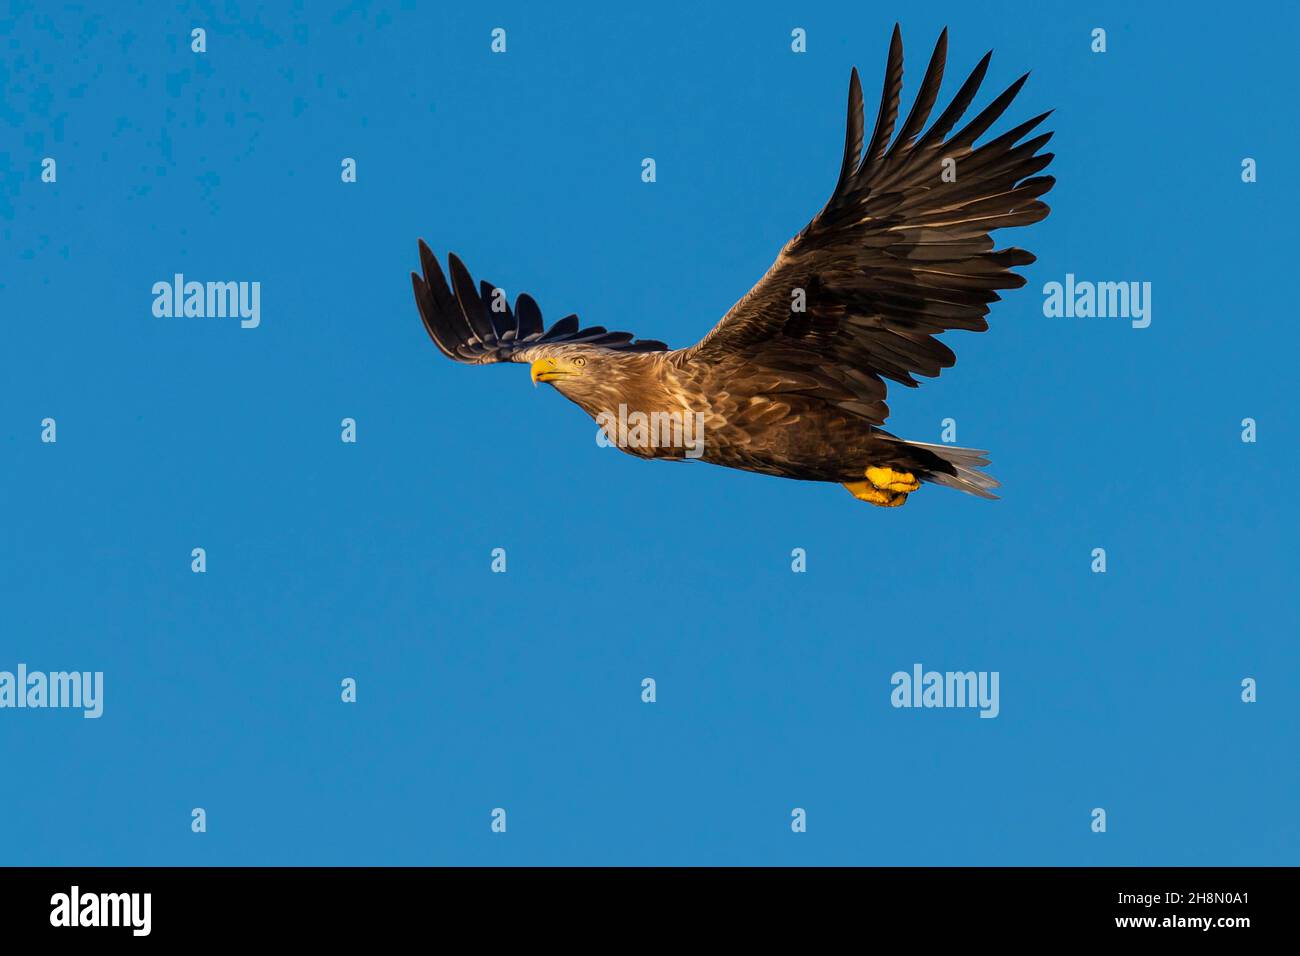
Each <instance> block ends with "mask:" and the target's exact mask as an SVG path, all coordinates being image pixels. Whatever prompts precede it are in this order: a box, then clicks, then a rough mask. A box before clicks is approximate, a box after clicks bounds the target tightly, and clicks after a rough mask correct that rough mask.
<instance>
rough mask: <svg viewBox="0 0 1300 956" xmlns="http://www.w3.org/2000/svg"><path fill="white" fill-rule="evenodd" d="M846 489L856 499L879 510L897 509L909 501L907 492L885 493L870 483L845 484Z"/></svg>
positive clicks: (855, 482)
mask: <svg viewBox="0 0 1300 956" xmlns="http://www.w3.org/2000/svg"><path fill="white" fill-rule="evenodd" d="M895 474H897V472H895ZM844 487H845V488H847V489H848V490H849V494H851V495H852V496H853V497H854V498H857V499H858V500H859V501H865V502H867V503H868V504H873V505H875V506H876V507H878V508H897V507H899V506H900V505H902V504H903V503H904V502H905V501H907V492H905V491H902V492H893V491H884V490H882V489H880V488H877V487H876V486H875V485H873V484H872V483H871V482H869V481H853V482H845V483H844Z"/></svg>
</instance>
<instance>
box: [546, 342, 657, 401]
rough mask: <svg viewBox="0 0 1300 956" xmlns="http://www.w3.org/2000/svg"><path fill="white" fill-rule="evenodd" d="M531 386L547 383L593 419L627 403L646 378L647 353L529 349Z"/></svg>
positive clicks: (551, 347)
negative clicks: (603, 412)
mask: <svg viewBox="0 0 1300 956" xmlns="http://www.w3.org/2000/svg"><path fill="white" fill-rule="evenodd" d="M529 358H530V359H531V360H532V361H531V369H530V370H531V373H532V379H533V383H534V384H536V383H538V382H547V383H549V384H551V385H554V386H555V388H556V389H557V390H558V391H559V392H560V394H561V395H563V396H564V397H565V398H567V399H568V400H569V401H571V402H574V403H576V404H578V405H580V406H582V407H583V408H584V409H586V411H587V413H588V414H590V415H591V416H593V417H595V416H596V415H598V414H600V413H601V412H602V411H605V410H607V409H611V408H618V406H619V404H620V403H630V402H631V401H632V400H633V399H634V397H635V395H636V394H637V393H638V391H639V388H638V386H639V384H640V383H641V382H642V380H643V379H644V378H645V373H646V371H647V370H648V361H649V360H652V357H651V356H650V355H649V354H646V353H640V354H638V353H628V352H623V351H619V350H618V349H611V348H604V347H601V346H598V345H566V344H562V343H555V344H553V345H545V346H542V347H540V348H534V349H531V350H530V354H529Z"/></svg>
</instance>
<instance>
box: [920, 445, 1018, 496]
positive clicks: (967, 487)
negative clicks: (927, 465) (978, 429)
mask: <svg viewBox="0 0 1300 956" xmlns="http://www.w3.org/2000/svg"><path fill="white" fill-rule="evenodd" d="M903 444H905V445H908V446H910V447H912V448H919V449H921V450H923V451H927V452H929V453H930V454H932V455H934V456H935V457H936V458H940V459H942V460H943V461H944V462H946V463H947V464H949V465H951V466H952V468H953V471H954V472H955V473H954V474H951V475H950V474H946V473H945V472H942V471H931V472H930V473H928V474H926V475H925V476H924V477H925V480H926V481H932V482H934V483H935V484H936V485H944V486H946V487H948V488H956V489H957V490H958V491H964V492H966V493H967V494H970V495H977V496H978V497H980V498H992V499H996V498H997V495H995V494H993V492H992V491H991V490H990V489H992V488H997V487H998V482H997V479H996V478H994V477H993V476H992V475H987V474H985V473H984V472H982V471H980V469H981V468H983V467H984V466H985V465H987V464H988V463H989V460H988V452H986V451H980V450H979V449H978V448H958V447H957V446H956V445H932V444H930V443H929V442H923V441H909V442H904V443H903Z"/></svg>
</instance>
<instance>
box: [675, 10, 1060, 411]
mask: <svg viewBox="0 0 1300 956" xmlns="http://www.w3.org/2000/svg"><path fill="white" fill-rule="evenodd" d="M947 50H948V31H947V30H944V32H943V33H942V34H941V35H940V37H939V42H938V43H937V44H936V45H935V49H934V54H933V56H931V58H930V65H929V67H928V68H927V69H926V71H925V77H924V79H923V80H922V81H921V89H920V92H919V93H918V94H917V97H916V102H915V103H914V104H913V106H912V111H911V112H910V113H909V114H908V116H907V119H906V120H904V122H903V126H902V129H900V130H899V132H898V136H897V137H894V138H893V144H892V145H891V144H890V139H891V137H892V136H893V132H894V126H895V124H896V122H897V120H898V106H899V92H900V90H901V89H902V85H903V43H902V38H901V36H900V33H899V30H898V27H897V26H895V27H894V35H893V39H892V41H891V43H890V47H889V62H888V66H887V68H886V70H885V86H884V91H883V93H882V95H881V100H880V112H879V114H878V116H877V118H876V126H875V131H874V132H873V133H872V135H871V140H870V142H869V143H867V146H866V149H865V151H864V150H863V122H862V120H863V116H862V87H861V85H860V84H859V82H858V73H857V70H856V69H855V70H854V71H853V74H852V76H851V78H850V80H849V109H848V129H847V131H846V134H845V138H844V162H843V165H842V167H841V169H840V177H839V181H838V182H837V183H836V185H835V192H834V193H833V194H832V196H831V198H830V200H829V201H828V202H827V203H826V206H825V208H824V209H822V211H821V212H820V213H818V214H817V216H816V217H815V218H814V219H813V220H812V222H810V223H809V224H808V225H807V226H806V227H805V228H804V229H803V231H801V232H800V233H799V234H798V235H796V236H795V237H794V238H793V239H791V240H790V242H788V243H787V244H786V246H785V248H784V249H782V250H781V254H780V255H779V256H778V257H777V260H776V262H775V263H774V264H773V265H772V267H771V268H770V269H769V270H768V272H767V274H766V275H765V276H764V277H763V278H762V279H761V280H760V281H759V283H758V284H757V285H756V286H754V288H753V289H751V290H750V291H749V293H748V294H746V295H745V297H744V298H742V299H741V300H740V301H739V302H737V303H736V304H735V305H734V306H732V308H731V310H730V311H729V312H728V313H727V314H726V315H725V316H724V317H723V318H722V321H720V322H719V323H718V325H717V326H716V327H715V328H714V329H713V331H711V332H710V333H709V334H708V335H707V336H706V337H705V338H704V339H702V340H701V341H700V342H699V343H698V344H697V345H694V346H692V347H691V348H689V349H683V350H682V351H680V352H678V353H675V354H674V361H676V362H679V363H683V364H688V363H689V364H693V363H706V364H721V365H724V366H726V367H729V368H735V367H746V368H754V369H767V370H771V371H773V372H785V373H789V376H790V381H791V383H792V384H791V386H790V387H791V389H792V390H798V391H808V390H809V389H808V377H809V376H811V377H813V378H815V379H816V380H817V383H818V384H817V385H816V386H815V387H814V388H813V391H815V392H817V393H818V394H819V395H821V396H822V397H823V398H825V399H826V400H828V401H830V402H832V403H834V404H836V405H838V406H840V407H842V408H844V409H845V410H847V411H850V412H853V413H854V414H857V415H860V416H862V417H864V418H866V419H868V420H870V421H872V422H874V423H876V424H879V423H882V422H884V420H885V418H886V417H887V416H888V414H889V409H888V407H887V406H886V404H885V384H884V381H883V379H886V378H888V379H892V380H893V381H896V382H901V383H902V384H904V385H909V386H916V384H917V382H916V380H915V379H914V378H913V375H926V376H935V375H938V374H939V371H940V369H944V368H948V367H950V366H951V365H952V364H953V363H954V362H955V361H956V359H955V356H954V355H953V353H952V351H951V350H949V349H948V347H947V346H945V345H944V344H943V343H941V342H939V341H938V339H936V338H935V337H934V336H935V335H936V334H938V333H941V332H944V331H947V330H949V329H968V330H970V331H975V332H982V331H984V330H985V329H987V328H988V323H987V322H985V320H984V316H985V314H987V312H988V310H989V303H990V302H996V301H997V300H998V299H999V296H998V294H997V292H996V291H995V290H997V289H1012V288H1018V287H1020V286H1022V285H1024V283H1025V280H1024V278H1023V277H1021V276H1019V275H1016V274H1015V273H1014V272H1012V271H1011V269H1012V267H1014V266H1020V265H1027V264H1028V263H1031V262H1033V261H1034V256H1033V255H1031V254H1030V253H1028V252H1026V251H1024V250H1023V249H1014V248H1012V249H1002V250H997V251H995V250H994V248H993V240H992V239H991V238H990V237H989V232H990V231H991V230H993V229H997V228H1001V227H1003V226H1023V225H1027V224H1029V223H1033V222H1038V221H1039V220H1040V219H1043V218H1044V217H1045V216H1046V215H1047V213H1048V207H1047V205H1046V204H1044V203H1043V202H1041V201H1039V199H1038V197H1039V196H1042V195H1043V194H1044V193H1046V192H1047V191H1048V190H1049V189H1050V188H1051V187H1052V185H1053V183H1054V182H1055V180H1054V179H1053V178H1052V177H1051V176H1035V174H1036V173H1038V172H1040V171H1041V170H1042V169H1043V168H1044V167H1045V166H1047V164H1048V163H1049V162H1051V160H1052V154H1051V153H1043V154H1041V155H1038V150H1039V149H1040V148H1042V146H1043V145H1044V144H1045V143H1046V142H1047V141H1048V139H1050V138H1051V135H1052V134H1051V133H1044V134H1041V135H1038V136H1035V137H1034V138H1032V139H1029V140H1026V141H1025V142H1023V143H1021V142H1020V140H1021V139H1022V138H1023V137H1024V136H1025V135H1026V134H1027V133H1029V132H1030V131H1031V130H1032V129H1034V128H1035V127H1036V126H1038V124H1039V123H1041V122H1042V121H1043V120H1044V119H1045V118H1046V117H1047V116H1048V115H1049V114H1050V111H1049V112H1048V113H1043V114H1042V115H1041V116H1036V117H1034V118H1033V119H1031V120H1028V121H1027V122H1024V123H1022V124H1020V125H1019V126H1017V127H1015V128H1014V129H1012V130H1010V131H1008V132H1006V133H1004V134H1003V135H1001V136H999V137H997V138H996V139H992V140H990V141H989V142H987V143H985V144H983V145H982V146H980V147H978V148H976V147H975V146H974V143H975V140H976V139H978V138H979V137H980V136H981V135H983V134H984V132H985V131H986V130H987V129H988V128H989V127H990V126H992V125H993V123H994V122H995V121H996V120H997V119H998V118H999V117H1000V116H1001V115H1002V113H1003V112H1004V111H1005V110H1006V108H1007V106H1008V105H1010V103H1011V101H1012V100H1013V99H1014V98H1015V96H1016V94H1017V93H1018V92H1019V91H1020V87H1021V86H1022V85H1023V84H1024V82H1025V80H1026V79H1027V78H1028V74H1025V76H1022V77H1021V78H1020V79H1018V80H1017V81H1016V82H1015V83H1013V84H1011V86H1010V87H1009V88H1008V89H1007V90H1006V91H1005V92H1003V93H1002V94H1001V95H1000V96H998V97H997V98H996V99H994V100H993V102H992V103H990V104H989V105H988V106H987V107H986V108H985V109H984V111H983V112H981V113H980V114H979V115H978V116H976V117H975V118H974V119H973V120H971V121H970V122H969V123H968V124H967V125H966V126H965V127H964V128H962V129H961V130H960V131H958V132H957V133H955V134H954V135H953V136H951V137H950V138H945V137H948V133H949V132H950V131H951V130H952V128H953V126H954V125H956V123H957V121H958V120H959V119H960V118H961V117H962V114H963V113H965V111H966V108H967V107H968V106H970V104H971V101H972V100H973V99H974V98H975V93H976V91H977V90H978V89H979V85H980V83H981V82H982V81H983V79H984V74H985V72H986V71H987V70H988V64H989V59H990V57H991V56H992V53H991V52H990V53H989V54H986V55H985V57H984V58H983V59H982V60H981V61H980V62H979V65H978V66H976V67H975V69H974V71H972V73H971V75H970V77H969V78H968V79H967V80H966V82H965V83H963V84H962V86H961V89H959V90H958V91H957V94H956V96H954V97H953V100H952V102H951V103H950V104H949V106H948V108H947V109H945V110H944V111H943V113H942V115H940V116H939V118H938V119H937V120H935V122H934V124H933V125H932V126H931V127H930V128H929V130H927V131H925V132H924V134H922V129H923V127H924V126H925V123H926V120H927V119H928V118H929V116H930V111H931V109H933V107H934V104H935V100H936V99H937V98H938V95H939V86H940V84H941V82H942V80H943V68H944V60H945V58H946V56H947ZM948 160H952V162H951V163H949V162H947V161H948ZM945 174H946V175H945ZM800 290H802V293H800ZM800 294H802V297H803V301H804V307H805V310H804V311H798V296H799V295H800ZM769 377H770V376H769Z"/></svg>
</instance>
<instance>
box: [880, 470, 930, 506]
mask: <svg viewBox="0 0 1300 956" xmlns="http://www.w3.org/2000/svg"><path fill="white" fill-rule="evenodd" d="M867 481H869V482H871V484H872V485H874V486H875V487H876V488H878V489H879V490H881V491H901V492H904V493H905V494H906V493H910V492H913V491H916V489H917V488H920V487H921V483H920V482H919V481H917V480H916V476H915V475H914V474H912V473H911V472H910V471H895V470H894V469H892V468H877V467H876V466H875V465H872V466H871V467H870V468H868V469H867ZM900 503H901V502H900Z"/></svg>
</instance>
